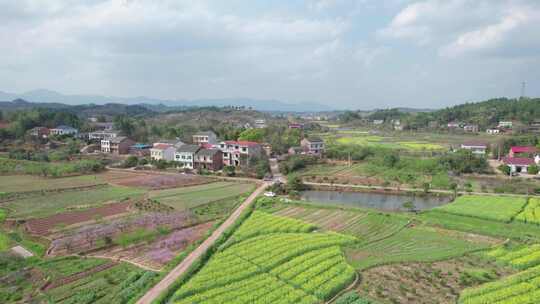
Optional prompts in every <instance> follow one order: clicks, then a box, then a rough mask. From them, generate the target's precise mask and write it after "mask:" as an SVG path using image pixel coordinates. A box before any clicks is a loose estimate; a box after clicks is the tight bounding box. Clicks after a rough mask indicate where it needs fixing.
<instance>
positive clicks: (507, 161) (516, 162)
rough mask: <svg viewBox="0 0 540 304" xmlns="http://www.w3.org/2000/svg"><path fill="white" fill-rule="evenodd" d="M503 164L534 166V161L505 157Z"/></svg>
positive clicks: (524, 158)
mask: <svg viewBox="0 0 540 304" xmlns="http://www.w3.org/2000/svg"><path fill="white" fill-rule="evenodd" d="M503 162H504V163H505V164H507V165H517V166H529V165H534V159H532V158H526V157H505V158H503Z"/></svg>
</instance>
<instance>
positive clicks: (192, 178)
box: [102, 171, 213, 190]
mask: <svg viewBox="0 0 540 304" xmlns="http://www.w3.org/2000/svg"><path fill="white" fill-rule="evenodd" d="M102 177H103V179H104V180H106V181H108V182H109V183H111V184H115V185H120V186H125V187H134V188H144V189H153V190H157V189H167V188H176V187H184V186H194V185H201V184H206V183H210V182H212V181H213V180H212V179H210V178H207V177H204V176H200V175H190V174H174V175H173V174H159V173H148V172H128V171H108V172H107V173H105V174H103V175H102Z"/></svg>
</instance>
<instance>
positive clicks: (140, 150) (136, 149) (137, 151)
mask: <svg viewBox="0 0 540 304" xmlns="http://www.w3.org/2000/svg"><path fill="white" fill-rule="evenodd" d="M151 148H152V145H149V144H143V143H136V144H134V145H132V146H131V147H129V154H131V155H135V156H139V157H146V156H149V155H150V149H151Z"/></svg>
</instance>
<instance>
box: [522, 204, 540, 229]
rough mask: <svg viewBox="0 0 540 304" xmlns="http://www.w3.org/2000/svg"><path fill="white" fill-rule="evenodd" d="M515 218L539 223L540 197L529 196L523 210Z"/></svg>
mask: <svg viewBox="0 0 540 304" xmlns="http://www.w3.org/2000/svg"><path fill="white" fill-rule="evenodd" d="M516 220H518V221H522V222H525V223H531V224H537V225H540V199H538V198H529V203H528V204H527V206H526V207H525V209H523V212H521V213H520V214H518V215H517V216H516Z"/></svg>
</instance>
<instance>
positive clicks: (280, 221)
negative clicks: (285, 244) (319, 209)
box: [235, 211, 317, 240]
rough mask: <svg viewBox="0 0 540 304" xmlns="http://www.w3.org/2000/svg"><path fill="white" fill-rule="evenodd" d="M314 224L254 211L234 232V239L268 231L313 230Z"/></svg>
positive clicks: (301, 231)
mask: <svg viewBox="0 0 540 304" xmlns="http://www.w3.org/2000/svg"><path fill="white" fill-rule="evenodd" d="M316 228H317V227H316V226H315V225H312V224H309V223H306V222H303V221H300V220H296V219H292V218H286V217H282V216H275V215H271V214H268V213H265V212H261V211H254V212H253V214H252V215H251V216H250V217H249V219H248V220H247V221H246V222H245V223H244V224H242V226H240V228H239V229H238V231H237V232H236V233H235V239H237V240H244V239H247V238H250V237H253V236H257V235H260V234H268V233H283V232H296V233H307V232H310V231H313V230H315V229H316Z"/></svg>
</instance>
